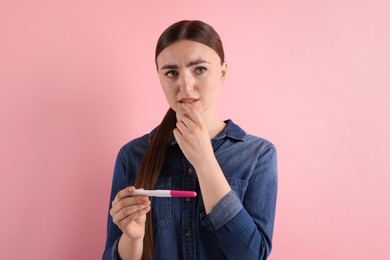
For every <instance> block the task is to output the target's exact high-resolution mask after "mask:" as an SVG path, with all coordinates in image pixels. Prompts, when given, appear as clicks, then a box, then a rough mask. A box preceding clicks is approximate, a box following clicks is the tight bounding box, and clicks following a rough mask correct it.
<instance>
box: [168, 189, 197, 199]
mask: <svg viewBox="0 0 390 260" xmlns="http://www.w3.org/2000/svg"><path fill="white" fill-rule="evenodd" d="M171 197H176V198H177V197H189V198H194V197H196V192H195V191H184V190H171Z"/></svg>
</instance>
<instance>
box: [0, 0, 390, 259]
mask: <svg viewBox="0 0 390 260" xmlns="http://www.w3.org/2000/svg"><path fill="white" fill-rule="evenodd" d="M236 2H237V3H236ZM389 10H390V4H389V1H387V0H383V1H379V0H370V1H368V0H367V1H359V0H354V1H352V0H333V1H325V0H323V1H311V0H306V1H303V0H302V1H287V0H285V1H280V0H279V1H230V2H229V3H227V1H209V0H207V1H202V0H200V1H191V2H187V1H169V2H167V1H155V2H154V3H153V4H152V3H150V1H92V0H83V1H49V0H46V1H44V0H42V1H39V0H38V1H1V3H0V37H1V39H0V87H1V88H0V119H1V121H0V122H1V127H0V138H1V140H0V141H1V145H0V167H1V168H0V173H1V175H0V176H1V177H0V178H1V179H0V200H1V201H0V202H1V204H0V205H1V207H2V208H1V216H0V217H1V219H0V259H60V260H62V259H63V260H67V259H100V258H101V254H102V251H103V247H104V242H105V229H106V214H107V207H108V204H109V201H108V196H109V191H110V185H111V178H112V170H113V166H114V160H115V157H116V153H117V152H118V150H119V148H120V147H121V146H122V145H123V144H124V143H126V142H127V141H129V140H130V139H133V138H135V137H137V136H139V135H141V134H143V133H146V132H148V131H149V130H151V129H152V128H153V127H154V126H155V125H157V124H158V123H159V122H160V119H161V118H162V116H163V114H164V113H165V111H166V110H167V108H168V106H167V104H166V101H165V98H164V96H163V93H162V91H161V90H160V86H159V81H158V78H157V74H156V73H155V66H154V57H153V56H154V47H155V43H156V40H157V37H158V36H159V34H160V33H161V32H162V30H163V29H164V28H165V27H167V26H168V25H170V24H171V23H173V22H175V21H177V20H180V19H201V20H205V21H206V22H209V23H210V24H211V25H213V26H214V27H215V28H216V30H217V31H218V32H219V33H220V35H221V37H222V39H223V42H224V45H225V51H226V55H227V61H228V63H229V71H228V78H227V81H226V83H225V85H224V87H223V90H222V94H221V97H220V101H219V104H220V111H221V113H222V114H223V117H224V118H232V119H233V120H234V121H235V122H237V123H239V124H240V125H241V126H242V127H243V128H244V129H246V130H247V131H248V132H250V133H253V134H256V135H259V136H262V137H264V138H267V139H269V140H271V141H272V142H274V143H275V145H276V146H277V148H278V155H279V194H278V206H277V216H276V224H275V233H274V249H273V252H272V255H271V257H270V259H271V260H279V259H300V260H301V259H303V260H306V259H307V260H311V259H316V260H321V259H327V260H328V259H390V247H389V235H390V207H389V206H390V203H389V199H390V166H389V158H388V157H389V152H388V149H389V148H388V147H389V146H390V135H389V133H390V123H389V118H390V116H389V115H390V73H389V71H390V47H389V46H390V15H389Z"/></svg>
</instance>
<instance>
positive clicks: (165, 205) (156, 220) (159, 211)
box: [152, 177, 172, 230]
mask: <svg viewBox="0 0 390 260" xmlns="http://www.w3.org/2000/svg"><path fill="white" fill-rule="evenodd" d="M154 189H156V190H170V189H171V178H170V177H168V178H159V179H158V180H157V183H156V185H155V186H154ZM152 200H153V205H152V208H153V211H152V218H153V227H154V230H157V229H159V228H161V227H163V226H165V225H167V224H169V223H170V222H171V221H172V202H171V198H170V197H153V199H152Z"/></svg>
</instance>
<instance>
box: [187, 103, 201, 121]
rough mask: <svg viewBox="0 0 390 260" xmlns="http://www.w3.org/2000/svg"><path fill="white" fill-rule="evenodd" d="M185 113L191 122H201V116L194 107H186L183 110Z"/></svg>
mask: <svg viewBox="0 0 390 260" xmlns="http://www.w3.org/2000/svg"><path fill="white" fill-rule="evenodd" d="M185 114H186V115H187V117H188V118H189V119H190V120H191V121H192V122H194V123H196V124H202V123H203V117H202V115H201V114H200V113H199V111H198V110H197V109H195V108H193V107H187V108H186V110H185Z"/></svg>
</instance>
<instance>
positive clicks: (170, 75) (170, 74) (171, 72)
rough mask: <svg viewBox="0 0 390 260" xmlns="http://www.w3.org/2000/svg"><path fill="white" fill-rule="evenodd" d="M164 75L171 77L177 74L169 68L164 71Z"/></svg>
mask: <svg viewBox="0 0 390 260" xmlns="http://www.w3.org/2000/svg"><path fill="white" fill-rule="evenodd" d="M165 76H167V77H168V78H173V77H175V76H177V72H176V71H174V70H170V71H168V72H167V73H165Z"/></svg>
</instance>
